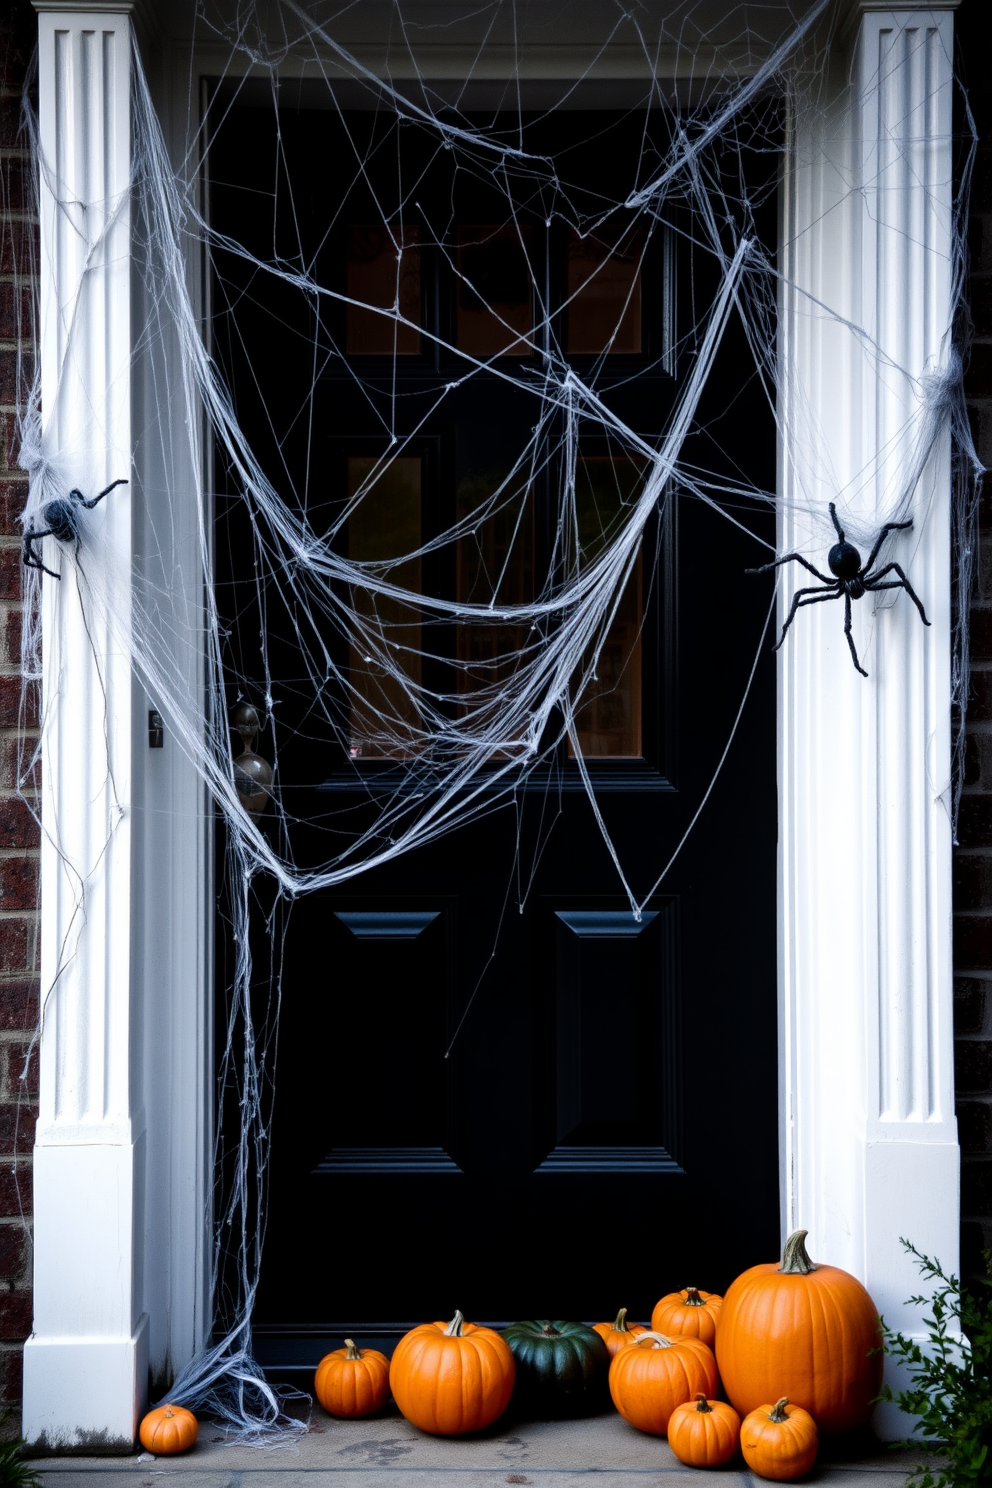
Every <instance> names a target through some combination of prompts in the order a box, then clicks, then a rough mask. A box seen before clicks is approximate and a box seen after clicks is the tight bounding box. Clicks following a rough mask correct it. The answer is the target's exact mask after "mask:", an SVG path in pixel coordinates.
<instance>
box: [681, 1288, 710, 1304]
mask: <svg viewBox="0 0 992 1488" xmlns="http://www.w3.org/2000/svg"><path fill="white" fill-rule="evenodd" d="M685 1305H686V1307H705V1306H706V1303H705V1302H704V1301H703V1299H702V1297H701V1296H700V1295H699V1288H698V1287H686V1289H685Z"/></svg>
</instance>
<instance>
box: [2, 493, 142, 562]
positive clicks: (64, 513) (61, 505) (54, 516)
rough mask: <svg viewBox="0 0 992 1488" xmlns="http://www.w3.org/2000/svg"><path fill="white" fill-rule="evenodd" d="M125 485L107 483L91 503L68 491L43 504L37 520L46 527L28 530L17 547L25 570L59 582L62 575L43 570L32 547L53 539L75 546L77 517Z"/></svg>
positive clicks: (80, 494)
mask: <svg viewBox="0 0 992 1488" xmlns="http://www.w3.org/2000/svg"><path fill="white" fill-rule="evenodd" d="M126 485H127V481H126V480H124V479H123V478H122V479H121V480H115V481H111V483H110V485H109V486H107V488H106V490H104V491H101V492H100V494H99V496H94V497H93V499H92V501H87V500H86V497H85V496H84V495H83V493H82V491H76V490H72V491H70V492H69V494H68V496H56V497H55V499H54V500H53V501H47V502H46V503H45V505H44V506H43V507H42V508H41V520H42V521H43V522H46V523H47V524H48V525H47V526H45V527H41V528H37V527H36V528H32V529H31V530H30V531H29V532H25V534H24V543H23V545H22V547H21V561H22V562H23V564H24V567H25V568H40V569H41V571H42V573H46V574H48V575H49V576H50V577H51V578H53V579H61V577H62V575H61V574H57V573H55V572H53V570H52V569H50V568H46V567H45V565H44V564H43V563H42V561H41V559H40V558H39V557H38V555H37V553H36V552H35V550H34V548H33V546H32V544H33V543H36V542H40V541H41V539H42V538H43V537H57V538H58V540H59V542H63V543H68V542H71V543H78V541H79V513H80V511H82V510H85V511H92V510H93V508H94V507H95V506H96V504H97V502H98V501H102V500H103V498H104V496H109V495H110V492H111V491H112V490H114V488H115V487H116V486H126Z"/></svg>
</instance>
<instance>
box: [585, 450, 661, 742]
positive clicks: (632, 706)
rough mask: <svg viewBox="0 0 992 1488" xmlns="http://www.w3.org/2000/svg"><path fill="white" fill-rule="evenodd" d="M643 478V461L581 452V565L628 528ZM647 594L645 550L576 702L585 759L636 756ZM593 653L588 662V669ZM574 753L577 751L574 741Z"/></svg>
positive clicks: (638, 558)
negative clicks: (582, 455) (642, 640)
mask: <svg viewBox="0 0 992 1488" xmlns="http://www.w3.org/2000/svg"><path fill="white" fill-rule="evenodd" d="M643 478H644V467H643V463H642V462H641V461H639V460H632V459H630V458H628V457H626V456H619V457H614V456H611V455H602V456H599V455H594V456H586V457H580V459H579V461H578V462H577V466H576V472H575V501H576V516H577V527H578V534H577V535H578V543H579V567H580V569H582V568H585V567H587V566H588V564H589V563H591V562H592V561H593V559H595V558H597V557H598V556H599V554H600V553H601V552H602V551H603V549H604V548H605V547H606V545H607V544H608V543H609V542H611V541H612V540H613V539H614V538H615V537H616V536H617V534H618V532H619V531H620V530H621V529H622V527H623V524H624V522H625V521H626V519H627V517H628V516H629V515H630V511H631V508H632V506H633V505H634V503H635V502H636V500H637V498H638V496H639V494H640V488H641V483H642V481H643ZM643 618H644V595H643V576H642V564H641V554H640V553H638V555H637V559H636V561H635V564H634V568H633V571H632V573H631V575H630V577H629V579H628V580H627V583H626V585H625V586H624V591H623V594H622V595H621V598H620V603H619V605H618V607H617V612H616V614H615V615H614V617H613V621H612V623H611V625H610V628H609V631H608V632H607V636H606V639H605V641H604V642H603V646H602V649H601V650H600V653H599V660H598V662H597V665H596V670H595V675H594V676H593V677H592V678H590V680H589V681H588V682H587V683H586V686H585V689H584V691H583V693H582V695H581V697H580V699H579V704H578V708H577V709H576V715H575V722H576V732H577V734H578V737H579V745H580V747H581V749H582V754H583V757H584V758H586V759H637V758H639V757H640V756H641V754H642V743H641V673H642V656H641V649H642V648H641V629H642V622H643ZM590 661H591V653H590V654H588V655H587V656H586V658H585V659H584V663H583V675H585V674H586V673H587V671H588V666H589V663H590ZM569 753H570V754H571V753H573V750H572V746H571V742H570V743H569Z"/></svg>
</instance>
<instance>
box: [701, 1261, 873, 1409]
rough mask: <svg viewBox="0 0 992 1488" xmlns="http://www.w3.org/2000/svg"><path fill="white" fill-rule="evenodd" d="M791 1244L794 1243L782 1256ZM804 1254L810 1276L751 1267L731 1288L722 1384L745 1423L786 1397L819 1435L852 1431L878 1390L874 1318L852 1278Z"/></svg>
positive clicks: (721, 1349)
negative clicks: (813, 1423)
mask: <svg viewBox="0 0 992 1488" xmlns="http://www.w3.org/2000/svg"><path fill="white" fill-rule="evenodd" d="M802 1234H805V1232H802ZM796 1243H797V1237H796V1236H793V1237H791V1238H790V1241H789V1242H788V1245H787V1248H786V1249H787V1254H788V1253H789V1246H793V1247H795V1244H796ZM798 1246H799V1249H800V1250H801V1249H802V1240H801V1239H798ZM802 1254H803V1256H804V1258H805V1260H806V1264H808V1265H809V1266H810V1269H809V1271H808V1272H806V1271H803V1270H796V1271H783V1270H782V1269H781V1268H780V1267H779V1266H776V1265H775V1264H774V1263H771V1264H768V1265H763V1266H752V1267H751V1269H750V1270H749V1271H745V1272H744V1273H743V1275H742V1276H739V1277H738V1278H737V1280H736V1281H735V1282H734V1283H733V1285H732V1286H731V1287H730V1288H729V1290H728V1292H727V1295H726V1297H725V1299H724V1304H723V1309H722V1312H721V1315H720V1326H719V1329H718V1330H717V1338H716V1356H717V1363H718V1365H719V1369H720V1377H721V1379H722V1380H723V1383H724V1387H725V1389H726V1391H727V1395H728V1397H729V1398H730V1400H731V1401H732V1402H733V1404H734V1406H736V1408H737V1410H738V1411H740V1412H741V1414H742V1415H745V1414H747V1413H748V1412H750V1411H753V1410H755V1409H757V1407H758V1406H760V1405H761V1404H762V1403H763V1402H765V1401H768V1400H775V1399H777V1398H778V1397H779V1396H781V1395H783V1394H784V1395H787V1396H788V1398H789V1400H790V1401H791V1402H793V1403H794V1404H795V1405H798V1406H800V1407H802V1408H803V1409H804V1410H807V1411H808V1412H809V1413H810V1414H811V1415H812V1416H813V1418H814V1420H815V1421H816V1422H817V1424H818V1425H819V1427H820V1429H821V1430H822V1431H826V1432H842V1431H851V1430H854V1429H855V1428H856V1427H858V1426H861V1425H863V1424H864V1423H865V1421H867V1419H868V1417H869V1415H870V1414H871V1409H872V1403H873V1401H874V1399H875V1397H876V1396H877V1394H878V1391H879V1388H880V1386H881V1377H882V1358H881V1355H880V1354H877V1353H872V1350H873V1349H876V1348H877V1347H878V1345H879V1343H880V1336H879V1323H878V1314H877V1312H876V1310H875V1305H874V1303H873V1302H872V1300H871V1298H870V1297H869V1295H868V1293H867V1292H866V1291H865V1289H864V1287H863V1286H862V1285H861V1283H860V1282H859V1281H858V1280H857V1279H856V1278H855V1277H853V1276H851V1275H849V1273H848V1272H846V1271H842V1270H840V1269H839V1267H836V1266H816V1267H813V1266H812V1263H811V1262H809V1260H808V1257H805V1252H804V1251H803V1252H802Z"/></svg>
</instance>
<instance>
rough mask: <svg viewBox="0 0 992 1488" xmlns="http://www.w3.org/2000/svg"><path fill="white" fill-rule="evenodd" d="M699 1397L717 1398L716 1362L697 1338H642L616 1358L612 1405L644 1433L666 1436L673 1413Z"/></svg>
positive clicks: (647, 1335)
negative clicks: (677, 1407) (676, 1408)
mask: <svg viewBox="0 0 992 1488" xmlns="http://www.w3.org/2000/svg"><path fill="white" fill-rule="evenodd" d="M700 1392H702V1394H704V1395H706V1396H710V1395H715V1394H716V1360H715V1359H714V1357H713V1354H712V1352H711V1350H710V1349H708V1348H707V1347H706V1345H705V1343H700V1341H699V1339H698V1338H664V1337H663V1336H662V1335H661V1334H660V1333H642V1334H641V1336H640V1338H638V1339H637V1340H636V1342H634V1343H630V1344H628V1345H627V1347H626V1348H622V1349H620V1350H619V1351H618V1352H617V1353H615V1354H614V1355H613V1361H612V1363H611V1364H610V1394H611V1395H612V1396H613V1404H614V1405H615V1406H616V1408H617V1410H618V1411H619V1412H620V1414H621V1415H622V1416H623V1418H624V1420H625V1421H629V1422H630V1424H631V1425H632V1426H636V1427H637V1428H638V1429H639V1430H640V1431H650V1432H652V1433H653V1434H654V1435H655V1436H664V1434H665V1432H666V1431H667V1430H668V1422H669V1419H670V1417H671V1414H672V1411H673V1410H674V1409H675V1407H676V1406H677V1405H682V1404H683V1403H684V1402H685V1401H686V1400H692V1399H694V1398H695V1396H697V1395H698V1394H699V1393H700Z"/></svg>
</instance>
